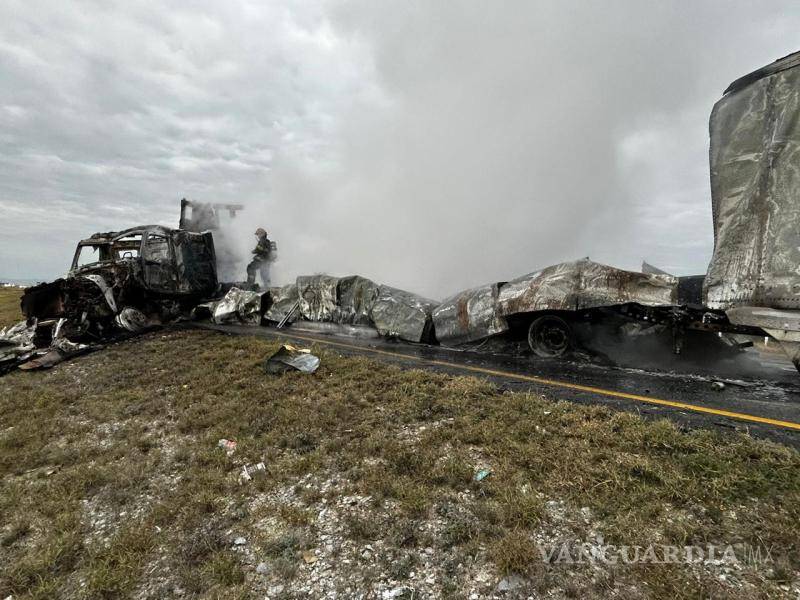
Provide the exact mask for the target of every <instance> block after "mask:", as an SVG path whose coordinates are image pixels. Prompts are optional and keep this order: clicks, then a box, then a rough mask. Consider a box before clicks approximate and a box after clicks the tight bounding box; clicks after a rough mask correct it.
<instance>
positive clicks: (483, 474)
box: [475, 469, 492, 481]
mask: <svg viewBox="0 0 800 600" xmlns="http://www.w3.org/2000/svg"><path fill="white" fill-rule="evenodd" d="M491 474H492V472H491V471H490V470H489V469H480V470H478V472H477V473H475V481H483V480H484V479H486V478H487V477H488V476H489V475H491Z"/></svg>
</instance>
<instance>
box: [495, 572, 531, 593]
mask: <svg viewBox="0 0 800 600" xmlns="http://www.w3.org/2000/svg"><path fill="white" fill-rule="evenodd" d="M523 585H525V580H524V579H523V578H522V577H520V576H519V575H509V576H508V577H503V579H501V580H500V583H498V584H497V587H496V588H495V591H496V592H510V591H511V590H515V589H517V588H518V587H522V586H523Z"/></svg>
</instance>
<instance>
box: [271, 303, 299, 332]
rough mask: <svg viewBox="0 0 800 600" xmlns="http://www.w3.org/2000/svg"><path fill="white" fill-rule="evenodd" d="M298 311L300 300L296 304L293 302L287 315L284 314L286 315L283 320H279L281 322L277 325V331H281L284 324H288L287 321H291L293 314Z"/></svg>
mask: <svg viewBox="0 0 800 600" xmlns="http://www.w3.org/2000/svg"><path fill="white" fill-rule="evenodd" d="M298 310H300V300H298V301H297V302H295V303H294V304H293V305H292V308H291V309H289V312H287V313H286V314H285V315H284V316H283V318H282V319H281V322H280V323H278V326H277V329H283V328H284V327H286V323H288V322H289V319H291V318H292V317H293V316H294V314H295V313H296V312H297V311H298Z"/></svg>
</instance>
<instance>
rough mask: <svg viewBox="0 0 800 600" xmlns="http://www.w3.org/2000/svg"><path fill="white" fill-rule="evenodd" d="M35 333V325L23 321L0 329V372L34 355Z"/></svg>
mask: <svg viewBox="0 0 800 600" xmlns="http://www.w3.org/2000/svg"><path fill="white" fill-rule="evenodd" d="M35 334H36V326H35V325H32V326H29V325H28V324H27V323H26V322H25V321H22V322H20V323H17V324H16V325H12V326H10V327H7V328H4V329H2V330H0V374H2V373H5V372H7V371H9V370H11V369H13V368H14V367H15V366H17V365H18V364H20V363H22V362H24V361H26V360H28V359H29V358H32V357H33V356H34V354H35V352H36V345H35V344H34V335H35Z"/></svg>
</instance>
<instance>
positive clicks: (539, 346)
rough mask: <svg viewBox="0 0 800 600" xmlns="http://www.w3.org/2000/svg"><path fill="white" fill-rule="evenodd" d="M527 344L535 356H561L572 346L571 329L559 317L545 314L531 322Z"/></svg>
mask: <svg viewBox="0 0 800 600" xmlns="http://www.w3.org/2000/svg"><path fill="white" fill-rule="evenodd" d="M528 344H529V345H530V347H531V350H533V352H534V353H535V354H536V355H537V356H542V357H545V358H553V357H557V356H563V355H564V354H566V352H567V351H568V350H569V349H570V347H571V346H572V331H571V330H570V328H569V325H568V324H567V322H566V321H564V319H562V318H561V317H557V316H555V315H545V316H543V317H539V318H538V319H536V320H535V321H534V322H533V323H531V327H530V329H529V330H528Z"/></svg>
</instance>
